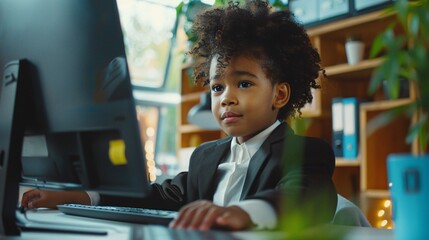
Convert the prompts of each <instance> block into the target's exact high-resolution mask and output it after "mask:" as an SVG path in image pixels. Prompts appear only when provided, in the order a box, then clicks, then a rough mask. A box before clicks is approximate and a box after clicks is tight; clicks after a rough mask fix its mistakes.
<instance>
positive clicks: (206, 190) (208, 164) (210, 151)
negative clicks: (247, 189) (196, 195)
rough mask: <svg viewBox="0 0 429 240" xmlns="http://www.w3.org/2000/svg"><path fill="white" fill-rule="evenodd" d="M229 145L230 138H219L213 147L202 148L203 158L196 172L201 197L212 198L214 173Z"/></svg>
mask: <svg viewBox="0 0 429 240" xmlns="http://www.w3.org/2000/svg"><path fill="white" fill-rule="evenodd" d="M230 146H231V138H226V139H221V140H219V141H218V142H217V144H216V145H215V146H214V147H211V148H207V149H206V150H204V156H205V158H204V159H201V161H200V166H199V170H200V173H199V174H198V181H199V183H200V184H198V188H199V192H200V193H201V196H200V197H202V198H205V199H210V200H211V199H213V195H214V191H215V189H214V187H215V186H216V185H215V174H216V171H217V168H218V166H219V164H220V163H221V161H222V160H223V159H224V158H225V156H226V153H227V152H228V151H229V149H230Z"/></svg>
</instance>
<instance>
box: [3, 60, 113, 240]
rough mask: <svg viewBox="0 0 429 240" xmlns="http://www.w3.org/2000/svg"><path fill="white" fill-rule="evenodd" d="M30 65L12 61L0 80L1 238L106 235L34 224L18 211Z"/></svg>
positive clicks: (64, 226)
mask: <svg viewBox="0 0 429 240" xmlns="http://www.w3.org/2000/svg"><path fill="white" fill-rule="evenodd" d="M29 67H30V62H28V61H27V60H17V61H12V62H9V63H7V64H6V65H5V66H4V76H2V81H0V83H1V84H2V86H1V87H0V91H1V92H0V116H1V117H0V217H1V218H0V238H1V237H2V236H19V235H20V234H21V231H38V232H40V231H43V232H61V233H76V234H92V235H106V234H107V231H106V230H100V229H87V228H86V229H85V228H82V227H79V226H69V225H65V224H62V225H60V224H58V225H57V224H53V225H50V226H46V225H41V224H37V223H33V222H31V221H30V220H27V219H26V218H25V212H20V211H17V208H18V206H17V204H18V199H19V183H20V182H21V170H22V165H21V155H22V144H23V139H24V129H25V123H24V120H25V118H26V116H25V114H26V112H25V109H26V108H25V104H26V100H25V96H24V95H25V88H24V84H26V83H25V81H26V80H28V79H29V78H28V77H29V76H26V74H27V73H28V71H27V70H28V69H29ZM27 84H28V83H27ZM27 109H28V108H27Z"/></svg>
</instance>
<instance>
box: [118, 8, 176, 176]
mask: <svg viewBox="0 0 429 240" xmlns="http://www.w3.org/2000/svg"><path fill="white" fill-rule="evenodd" d="M180 2H181V1H180V0H156V1H145V0H117V3H118V8H119V13H120V18H121V25H122V29H123V33H124V43H125V48H126V52H127V61H128V65H129V66H128V67H129V70H130V76H131V82H132V84H133V87H134V96H135V99H136V105H137V106H136V109H137V117H138V120H139V125H140V136H141V138H142V140H143V143H144V146H143V148H144V149H145V153H146V159H147V167H148V171H149V178H150V180H151V181H155V180H156V177H157V176H162V175H173V174H176V170H177V160H176V159H177V157H176V156H177V151H176V150H177V137H176V136H177V130H176V128H177V116H178V115H177V111H176V109H177V106H178V103H179V102H180V95H179V85H180V84H179V83H180V66H181V62H182V58H181V57H180V55H183V52H181V53H175V52H174V46H175V45H176V41H175V40H176V36H175V33H176V32H177V24H178V17H177V16H176V7H177V6H178V4H179V3H180ZM174 55H176V56H179V57H174Z"/></svg>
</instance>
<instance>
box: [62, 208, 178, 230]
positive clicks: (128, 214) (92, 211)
mask: <svg viewBox="0 0 429 240" xmlns="http://www.w3.org/2000/svg"><path fill="white" fill-rule="evenodd" d="M57 207H58V209H59V210H60V211H61V212H63V213H65V214H69V215H75V216H80V217H90V218H98V219H105V220H113V221H120V222H131V223H142V224H157V225H165V226H167V225H168V224H169V223H170V222H171V220H173V219H174V218H175V217H176V216H177V212H176V211H166V210H157V209H147V208H134V207H117V206H90V205H81V204H63V205H58V206H57Z"/></svg>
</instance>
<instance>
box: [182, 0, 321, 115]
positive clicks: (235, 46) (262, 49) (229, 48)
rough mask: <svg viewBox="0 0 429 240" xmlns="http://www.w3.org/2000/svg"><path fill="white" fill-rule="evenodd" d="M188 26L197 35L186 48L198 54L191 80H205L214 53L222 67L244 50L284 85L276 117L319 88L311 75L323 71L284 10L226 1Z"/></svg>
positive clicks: (308, 99)
mask: <svg viewBox="0 0 429 240" xmlns="http://www.w3.org/2000/svg"><path fill="white" fill-rule="evenodd" d="M192 31H193V33H195V34H196V36H197V41H196V42H195V44H194V45H193V47H192V48H191V50H190V51H189V54H190V55H191V56H192V57H194V58H195V59H198V60H199V61H198V64H196V66H195V68H194V74H193V77H194V79H195V83H196V84H202V85H207V84H208V83H209V70H210V61H211V59H212V58H213V57H214V56H215V55H217V56H219V58H218V65H219V66H220V70H218V71H221V72H222V71H223V69H224V68H225V67H226V66H227V65H228V63H229V61H230V59H231V58H232V57H233V56H236V55H238V54H248V55H249V54H250V55H251V56H252V57H254V58H255V59H258V61H259V62H260V64H261V66H262V69H263V70H264V73H265V75H266V76H267V78H268V79H270V80H271V82H272V83H273V84H276V83H281V82H287V83H288V84H289V85H290V88H291V95H290V99H289V102H288V103H287V104H286V105H285V106H284V107H283V108H282V109H280V111H279V113H278V116H277V118H278V119H285V118H286V117H288V116H294V115H295V114H296V113H299V115H301V111H300V110H301V108H302V107H303V106H304V105H305V104H306V103H311V102H312V100H313V96H312V94H311V89H312V88H314V89H317V88H320V85H319V84H318V83H317V81H316V79H317V78H318V76H319V73H322V74H323V76H324V70H323V69H322V68H321V66H320V56H319V54H318V52H317V51H316V49H314V48H313V47H312V45H311V42H310V39H309V37H308V35H307V33H306V31H305V29H304V27H303V26H302V25H300V24H299V23H297V21H296V20H295V18H294V16H293V14H292V13H290V12H289V11H274V10H273V9H272V8H271V7H270V5H269V4H268V3H267V2H265V1H260V0H257V1H249V2H247V3H246V4H245V5H244V7H241V6H240V4H239V3H237V2H229V4H228V6H225V7H223V8H222V7H217V8H210V9H208V10H206V11H204V12H202V13H200V14H199V15H198V16H197V18H196V20H195V22H194V24H193V27H192Z"/></svg>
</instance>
